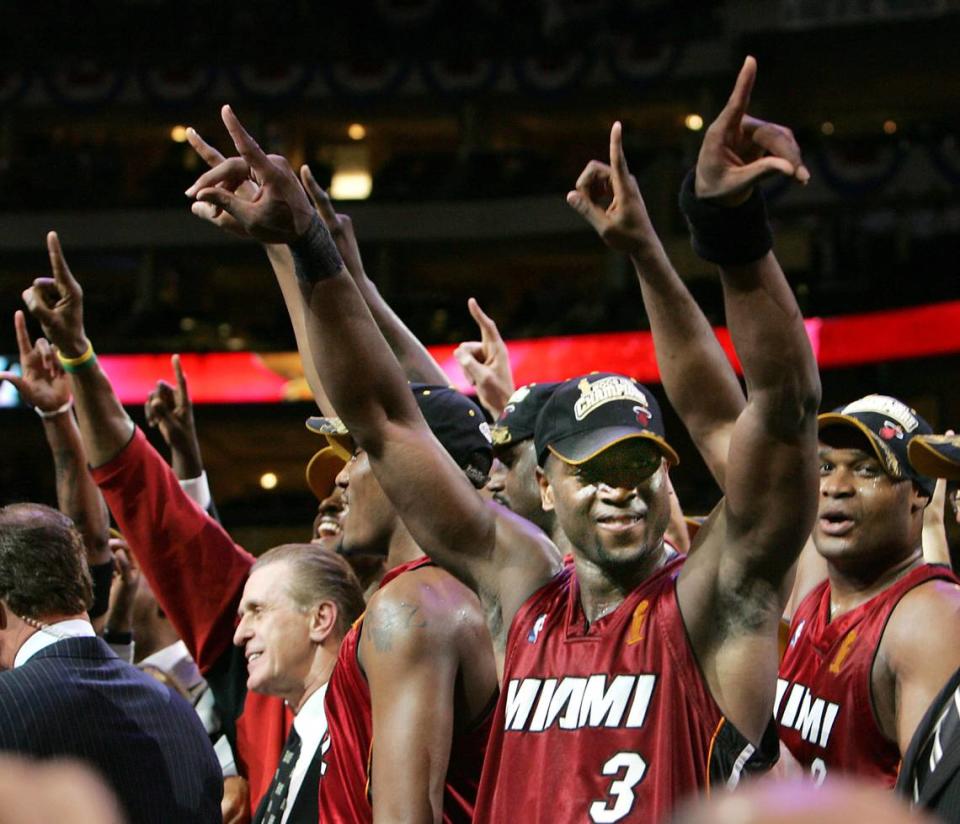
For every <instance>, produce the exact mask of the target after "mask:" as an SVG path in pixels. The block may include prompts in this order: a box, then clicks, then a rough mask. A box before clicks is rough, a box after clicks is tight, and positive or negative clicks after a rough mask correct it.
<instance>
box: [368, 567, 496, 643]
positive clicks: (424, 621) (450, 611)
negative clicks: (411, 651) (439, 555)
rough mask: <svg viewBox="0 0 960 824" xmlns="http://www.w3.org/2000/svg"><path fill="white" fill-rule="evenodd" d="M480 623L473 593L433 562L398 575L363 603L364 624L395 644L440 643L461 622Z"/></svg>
mask: <svg viewBox="0 0 960 824" xmlns="http://www.w3.org/2000/svg"><path fill="white" fill-rule="evenodd" d="M465 623H468V624H473V623H479V624H483V611H482V609H481V607H480V601H479V600H478V598H477V596H476V595H475V594H474V593H473V592H472V591H471V590H470V589H469V588H468V587H466V586H464V585H463V584H462V583H461V582H460V581H458V580H457V579H456V578H455V577H454V576H453V575H451V574H450V573H449V572H446V571H444V570H443V569H441V568H440V567H438V566H435V565H433V564H429V565H425V566H422V567H417V568H416V569H412V570H408V571H407V572H405V573H403V574H402V575H398V576H397V577H396V578H394V579H393V580H392V581H390V583H389V584H387V585H386V586H384V587H382V588H381V589H379V590H377V592H376V593H374V595H373V596H372V597H371V598H370V600H369V601H368V602H367V609H366V613H365V616H364V627H365V628H375V630H374V631H377V630H379V632H380V634H381V635H383V634H384V633H385V632H386V633H389V634H390V635H391V636H392V637H393V638H395V640H396V643H398V644H399V643H401V642H404V641H410V642H411V643H414V644H420V645H423V644H429V645H436V644H443V643H445V642H447V641H448V640H449V639H450V638H452V637H453V636H455V635H456V634H457V633H458V632H459V631H460V629H461V628H462V626H463V625H464V624H465Z"/></svg>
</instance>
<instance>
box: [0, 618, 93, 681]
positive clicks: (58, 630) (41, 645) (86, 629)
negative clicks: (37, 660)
mask: <svg viewBox="0 0 960 824" xmlns="http://www.w3.org/2000/svg"><path fill="white" fill-rule="evenodd" d="M96 636H97V633H95V632H94V631H93V626H92V625H91V624H90V622H89V621H86V620H84V619H82V618H72V619H71V620H69V621H57V623H55V624H50V625H49V626H47V627H44V628H43V629H38V630H37V631H36V632H35V633H33V635H31V636H30V637H29V638H28V639H27V640H26V641H24V642H23V645H22V646H21V647H20V649H19V650H17V654H16V656H15V657H14V659H13V668H14V669H16V668H17V667H22V666H23V665H24V664H26V663H27V661H29V660H30V659H31V658H33V656H34V655H36V654H37V653H38V652H40V650H42V649H46V648H47V647H49V646H50V645H51V644H55V643H57V641H62V640H63V639H64V638H96Z"/></svg>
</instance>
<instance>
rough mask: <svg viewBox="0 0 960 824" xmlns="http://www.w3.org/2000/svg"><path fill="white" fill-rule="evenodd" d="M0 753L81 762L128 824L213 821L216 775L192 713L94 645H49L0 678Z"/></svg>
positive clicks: (78, 641) (219, 785) (94, 641)
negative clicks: (115, 800) (111, 794)
mask: <svg viewBox="0 0 960 824" xmlns="http://www.w3.org/2000/svg"><path fill="white" fill-rule="evenodd" d="M0 750H9V751H13V752H18V753H23V754H26V755H31V756H34V757H37V758H54V757H59V756H72V757H74V758H77V759H79V760H81V761H84V762H86V763H87V764H89V765H91V766H92V767H94V768H95V769H96V770H97V771H99V772H100V773H101V774H102V775H103V777H104V778H105V779H106V780H107V782H108V783H109V784H110V785H111V786H112V787H113V789H114V791H115V792H116V794H117V796H118V797H119V799H120V802H121V804H122V805H123V807H124V810H125V812H126V814H127V817H128V819H129V821H130V824H173V822H176V824H193V823H195V824H209V823H210V822H220V821H221V820H222V819H221V814H220V798H221V796H222V794H223V778H222V774H221V771H220V766H219V764H218V763H217V759H216V756H215V755H214V753H213V748H212V747H211V746H210V741H209V739H208V738H207V734H206V732H205V731H204V729H203V725H202V724H201V723H200V720H199V719H198V718H197V714H196V713H195V712H194V710H193V707H191V706H190V705H189V704H188V703H187V702H186V701H184V700H183V698H181V697H180V696H179V695H177V694H176V693H174V692H173V691H172V690H170V689H168V688H167V687H165V686H163V685H161V684H159V683H158V682H157V681H155V680H154V679H153V678H151V677H150V676H149V675H146V674H145V673H143V672H141V671H140V670H138V669H137V668H136V667H132V666H130V665H129V664H126V663H124V662H123V661H121V660H120V659H119V658H117V656H116V655H114V653H113V651H112V650H111V649H110V648H109V647H108V646H107V645H106V644H105V643H103V641H101V640H100V639H99V638H66V639H63V640H61V641H57V642H56V643H55V644H51V645H50V646H48V647H46V648H45V649H43V650H41V651H40V652H38V653H37V654H36V655H34V656H33V657H32V658H31V659H30V660H29V661H27V662H26V663H25V664H24V665H23V666H21V667H18V668H16V669H12V670H7V671H5V672H0Z"/></svg>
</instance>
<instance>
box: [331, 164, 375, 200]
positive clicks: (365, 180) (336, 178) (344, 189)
mask: <svg viewBox="0 0 960 824" xmlns="http://www.w3.org/2000/svg"><path fill="white" fill-rule="evenodd" d="M372 191H373V177H371V175H370V172H367V171H364V170H362V169H353V170H351V171H342V172H334V173H333V179H332V180H331V181H330V197H332V198H333V199H334V200H366V199H367V198H368V197H370V192H372Z"/></svg>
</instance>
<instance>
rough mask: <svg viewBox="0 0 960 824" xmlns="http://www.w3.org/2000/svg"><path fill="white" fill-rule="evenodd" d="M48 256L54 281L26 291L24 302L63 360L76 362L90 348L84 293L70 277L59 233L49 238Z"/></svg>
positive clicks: (38, 283)
mask: <svg viewBox="0 0 960 824" xmlns="http://www.w3.org/2000/svg"><path fill="white" fill-rule="evenodd" d="M47 252H48V254H49V255H50V268H51V269H52V270H53V277H52V278H37V279H36V280H35V281H34V282H33V286H31V287H30V288H29V289H27V290H26V291H24V293H23V300H24V303H26V304H27V309H29V310H30V314H32V315H33V316H34V317H35V318H36V319H37V320H38V321H40V325H41V326H42V327H43V331H44V334H45V335H46V336H47V338H48V339H49V340H50V342H51V343H53V344H54V346H56V347H57V348H58V349H59V350H60V351H61V352H62V353H63V355H64V357H67V358H76V357H79V356H80V355H82V354H83V353H84V352H85V351H86V349H87V345H88V342H87V336H86V334H85V333H84V331H83V290H82V289H81V288H80V284H79V283H77V280H76V278H74V276H73V275H72V274H71V273H70V267H69V266H67V261H66V259H65V258H64V256H63V249H61V248H60V238H58V237H57V233H56V232H49V233H48V234H47Z"/></svg>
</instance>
